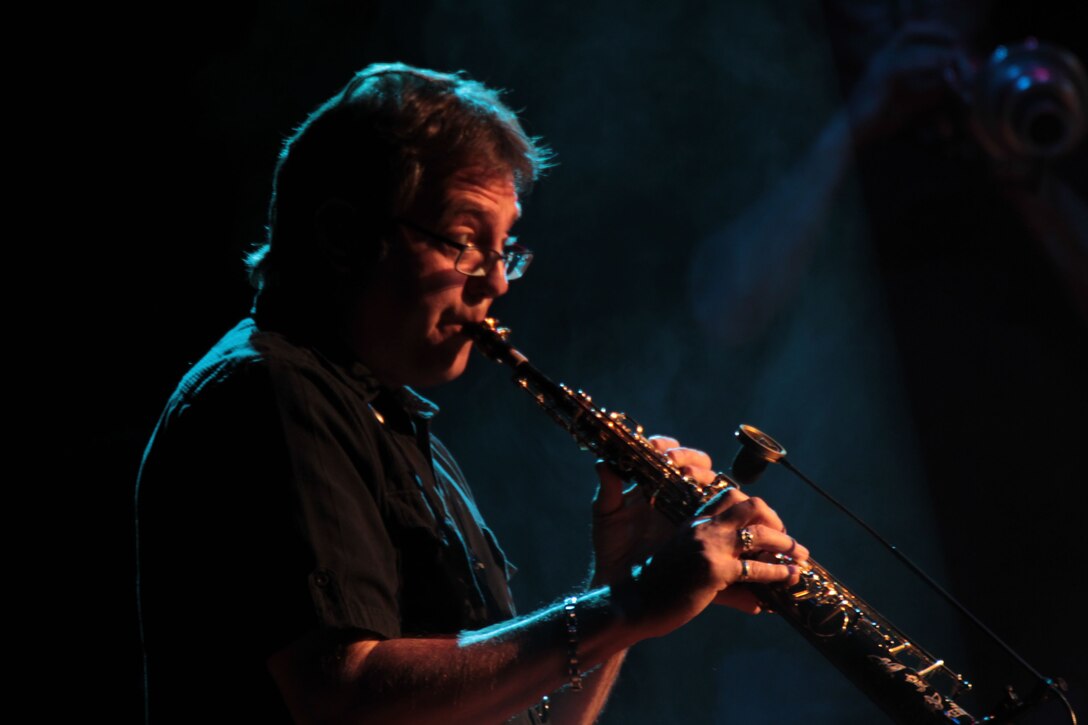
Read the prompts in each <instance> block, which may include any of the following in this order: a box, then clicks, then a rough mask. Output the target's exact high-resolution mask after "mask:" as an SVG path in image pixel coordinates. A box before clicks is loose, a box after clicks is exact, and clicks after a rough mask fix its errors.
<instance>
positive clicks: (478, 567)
mask: <svg viewBox="0 0 1088 725" xmlns="http://www.w3.org/2000/svg"><path fill="white" fill-rule="evenodd" d="M472 568H473V569H475V570H476V571H483V570H484V569H486V568H487V564H485V563H483V562H482V561H480V560H479V559H477V560H476V562H475V563H474V564H473V565H472Z"/></svg>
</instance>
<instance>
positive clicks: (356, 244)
mask: <svg viewBox="0 0 1088 725" xmlns="http://www.w3.org/2000/svg"><path fill="white" fill-rule="evenodd" d="M314 217H315V218H314V226H315V227H316V229H317V235H318V239H319V241H320V243H321V247H322V249H323V250H324V253H325V255H326V257H327V259H328V261H329V263H330V264H331V265H332V266H333V268H334V269H335V270H337V271H338V272H343V273H344V274H345V275H346V276H354V275H357V274H359V273H361V272H363V271H365V270H367V269H369V268H370V266H371V265H373V264H374V263H375V262H379V261H381V260H382V259H385V257H386V255H388V253H389V242H388V241H387V240H386V239H384V238H378V237H377V235H378V234H379V233H380V229H378V228H376V227H375V228H368V227H367V225H366V224H363V223H362V218H363V217H362V215H361V214H360V213H359V209H358V207H356V205H355V204H352V203H351V202H349V201H345V200H344V199H341V198H339V197H337V198H334V199H328V200H327V201H325V202H324V203H322V204H321V206H320V207H318V209H317V213H316V214H315V215H314Z"/></svg>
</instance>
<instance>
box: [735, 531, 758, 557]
mask: <svg viewBox="0 0 1088 725" xmlns="http://www.w3.org/2000/svg"><path fill="white" fill-rule="evenodd" d="M737 536H739V537H740V550H741V551H744V552H749V551H751V550H752V545H753V542H754V541H755V538H756V537H755V536H754V535H753V534H752V531H751V529H749V528H748V527H747V526H745V527H744V528H743V529H741V530H740V531H738V532H737Z"/></svg>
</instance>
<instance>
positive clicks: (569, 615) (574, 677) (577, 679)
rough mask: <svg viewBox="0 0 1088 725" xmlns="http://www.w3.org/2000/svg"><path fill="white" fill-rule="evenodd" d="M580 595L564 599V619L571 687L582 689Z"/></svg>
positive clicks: (568, 673)
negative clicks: (579, 633)
mask: <svg viewBox="0 0 1088 725" xmlns="http://www.w3.org/2000/svg"><path fill="white" fill-rule="evenodd" d="M577 604H578V597H567V598H566V599H564V600H563V620H564V622H565V623H566V626H567V675H568V676H570V689H572V690H581V689H582V674H581V673H580V672H579V671H578V610H577V609H576V606H577Z"/></svg>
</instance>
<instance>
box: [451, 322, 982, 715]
mask: <svg viewBox="0 0 1088 725" xmlns="http://www.w3.org/2000/svg"><path fill="white" fill-rule="evenodd" d="M466 333H468V334H469V335H470V336H471V337H472V338H473V340H474V341H475V343H476V346H477V348H478V349H479V350H480V351H481V352H482V353H484V354H485V355H486V356H487V357H490V358H492V359H493V360H495V361H497V362H499V363H503V364H505V365H508V366H509V367H511V368H512V370H513V379H514V382H515V383H516V384H517V385H518V386H519V387H521V388H523V389H524V390H526V391H527V392H528V393H529V394H530V395H532V396H533V398H534V399H535V400H536V402H537V403H538V404H539V405H540V407H541V408H543V409H544V410H545V411H546V412H547V413H548V414H549V415H550V416H551V418H552V419H553V420H554V421H555V422H556V423H558V424H559V425H560V426H561V427H562V428H563V429H565V430H566V431H567V432H568V433H570V434H571V435H572V436H573V438H574V439H575V441H576V442H577V443H578V445H579V446H580V447H581V448H582V449H584V450H588V451H591V452H592V453H594V454H595V455H597V456H598V457H600V458H602V459H604V460H606V461H608V462H609V463H610V464H611V465H612V466H613V467H615V468H616V469H617V470H618V471H619V472H621V473H622V474H623V475H624V476H625V477H626V478H628V479H629V480H631V481H633V482H634V483H636V484H637V485H638V487H639V488H640V490H641V491H642V492H643V493H644V494H645V495H646V496H647V497H648V499H649V501H650V503H651V505H652V506H653V507H654V508H656V509H657V510H658V511H659V512H661V513H662V514H663V515H664V516H666V517H667V518H668V519H669V520H671V521H672V522H673V523H680V522H682V521H684V520H686V519H688V518H690V517H691V516H692V515H694V514H695V513H696V511H697V510H698V509H699V508H700V507H701V506H702V505H703V504H705V503H706V502H707V501H709V500H710V499H711V498H713V497H714V496H715V495H717V494H718V493H719V492H720V490H721V489H723V488H725V487H726V486H737V487H739V486H740V484H739V482H738V480H737V479H738V478H741V479H744V480H749V479H747V478H745V476H743V475H739V473H737V466H736V465H734V472H735V473H734V475H730V474H726V473H722V474H719V475H718V477H717V479H716V480H715V482H714V483H713V484H710V485H704V484H700V483H699V482H698V481H696V480H695V479H694V478H691V477H690V476H685V475H684V474H683V472H682V471H681V470H680V469H679V468H678V467H677V466H676V465H675V464H674V463H673V462H672V461H671V459H669V458H668V457H667V456H665V455H663V454H661V453H659V452H658V451H657V450H656V449H655V448H654V447H653V445H652V444H651V443H650V441H649V440H648V438H647V437H646V436H645V434H644V430H643V428H642V426H640V425H638V424H637V423H636V422H635V421H634V420H633V419H631V418H630V417H628V416H627V415H625V414H624V413H619V412H616V411H609V410H606V409H605V408H602V407H598V406H596V405H595V404H594V403H593V400H592V398H591V397H590V396H589V395H588V394H586V393H585V392H583V391H581V390H578V391H575V390H573V389H571V388H570V387H568V386H567V385H564V384H561V383H555V382H554V381H552V380H551V379H550V378H548V377H547V376H545V375H544V374H543V373H541V372H540V371H539V370H537V369H536V368H534V367H533V366H532V365H530V364H529V360H528V358H527V357H526V356H525V355H523V354H522V353H521V352H519V351H518V350H517V349H515V348H514V347H513V346H512V345H511V344H510V343H509V342H508V341H507V338H508V336H509V330H507V329H506V328H503V327H500V326H499V325H498V322H497V321H496V320H494V319H490V318H489V319H487V320H485V321H484V322H483V323H481V324H479V325H473V326H471V327H469V326H466ZM738 437H740V438H741V439H742V442H744V443H745V444H746V445H750V446H752V447H753V448H754V449H757V450H761V454H760V455H761V456H762V457H763V458H764V459H765V460H767V461H769V460H773V459H774V457H775V456H784V455H785V450H784V449H782V448H781V446H779V445H778V443H777V442H776V441H774V439H772V438H770V437H769V436H767V435H766V434H764V433H762V432H761V431H759V430H758V429H757V428H754V427H752V426H741V429H740V430H739V431H738ZM748 465H751V461H750V460H749V464H748ZM756 465H757V466H758V463H757V464H756ZM763 465H765V463H764V464H763ZM779 558H780V559H782V560H788V559H787V558H786V557H782V556H781V555H780V556H779ZM753 589H755V590H756V594H757V596H758V597H759V598H760V600H761V602H762V603H763V605H764V606H765V607H766V608H767V609H770V610H772V611H774V612H776V613H777V614H779V615H780V616H782V617H783V618H785V619H786V621H787V622H788V623H789V624H790V625H791V626H792V627H793V628H794V629H795V630H796V631H797V632H799V633H800V634H801V635H802V636H803V637H804V638H805V639H806V640H808V642H809V643H811V644H812V645H813V646H814V647H816V649H817V650H819V651H820V653H821V654H823V655H824V656H825V657H826V658H827V659H828V660H829V661H830V662H831V663H832V664H833V665H834V666H835V667H836V668H838V669H839V670H840V671H841V672H842V673H843V674H844V675H846V677H847V678H849V679H850V680H851V681H852V682H853V683H854V684H855V685H856V686H857V687H858V688H859V689H861V690H862V691H863V692H864V693H865V694H866V695H867V696H868V697H869V698H870V699H871V700H873V702H874V703H876V705H877V706H879V707H880V708H881V709H882V710H883V711H884V712H885V713H886V714H887V715H888V716H889V717H890V718H891V719H892V721H893V722H896V723H900V724H901V725H928V724H933V725H938V724H943V725H970V724H971V723H981V722H992V721H993V719H992V718H990V717H985V718H981V719H980V718H976V717H975V716H973V715H971V714H970V713H968V712H967V711H966V710H965V709H963V708H962V707H960V705H959V704H957V702H956V700H955V698H956V697H958V696H959V695H960V694H962V693H964V692H966V691H968V690H969V689H970V687H971V685H970V683H969V682H967V681H966V680H965V679H964V678H963V677H962V676H960V675H959V674H957V673H955V672H954V671H952V670H951V669H949V668H948V667H947V666H946V665H945V663H944V660H942V659H939V658H937V657H934V656H933V655H931V654H930V653H929V652H927V651H926V650H925V649H923V648H922V647H920V646H919V645H918V644H917V643H915V642H914V641H913V640H912V639H910V638H909V637H907V636H906V635H905V634H903V633H902V632H901V631H899V629H897V628H896V627H895V626H894V625H893V624H891V623H890V622H888V621H887V620H886V619H885V618H884V617H883V616H881V614H880V613H879V612H877V611H876V610H875V609H873V608H872V607H871V606H869V605H868V604H867V603H866V602H865V601H864V600H862V599H861V598H860V597H859V596H857V595H856V594H855V593H854V592H853V591H852V590H851V589H849V588H848V587H846V586H845V585H843V584H842V583H841V582H839V581H838V580H837V579H836V578H835V577H833V576H832V575H831V574H830V573H829V572H828V571H827V570H826V569H825V568H823V567H822V566H820V565H819V564H817V563H816V562H814V561H811V560H810V562H809V566H808V567H807V568H806V569H805V570H804V571H802V574H801V580H800V582H799V583H798V584H796V585H794V586H791V587H787V588H781V587H758V588H757V587H753Z"/></svg>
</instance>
